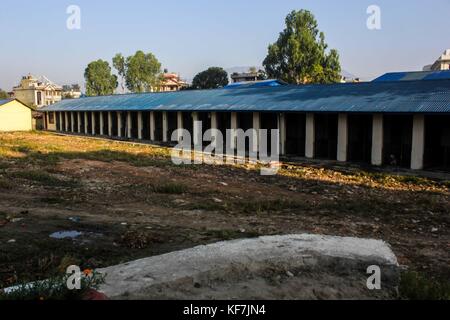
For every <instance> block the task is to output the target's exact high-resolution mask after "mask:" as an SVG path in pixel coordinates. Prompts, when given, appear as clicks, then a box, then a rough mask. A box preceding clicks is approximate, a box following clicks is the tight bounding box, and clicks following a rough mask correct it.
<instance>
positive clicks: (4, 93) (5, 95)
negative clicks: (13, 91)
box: [0, 89, 9, 100]
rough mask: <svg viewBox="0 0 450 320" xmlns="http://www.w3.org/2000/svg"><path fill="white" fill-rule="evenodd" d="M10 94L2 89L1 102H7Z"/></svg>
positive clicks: (0, 90)
mask: <svg viewBox="0 0 450 320" xmlns="http://www.w3.org/2000/svg"><path fill="white" fill-rule="evenodd" d="M8 98H9V96H8V93H7V92H6V91H3V90H2V89H0V100H5V99H8Z"/></svg>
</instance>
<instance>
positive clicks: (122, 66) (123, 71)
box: [112, 53, 127, 92]
mask: <svg viewBox="0 0 450 320" xmlns="http://www.w3.org/2000/svg"><path fill="white" fill-rule="evenodd" d="M112 61H113V67H114V68H115V69H116V70H117V74H118V75H119V76H120V87H121V88H122V92H125V77H126V75H127V64H126V62H125V57H124V56H123V55H122V54H121V53H118V54H116V55H115V56H114V58H113V60H112Z"/></svg>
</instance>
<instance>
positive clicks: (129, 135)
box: [127, 111, 133, 139]
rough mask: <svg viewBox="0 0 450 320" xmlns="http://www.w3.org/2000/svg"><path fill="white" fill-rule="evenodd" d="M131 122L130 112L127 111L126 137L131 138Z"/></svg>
mask: <svg viewBox="0 0 450 320" xmlns="http://www.w3.org/2000/svg"><path fill="white" fill-rule="evenodd" d="M132 126H133V124H132V121H131V112H130V111H128V112H127V138H128V139H131V128H132Z"/></svg>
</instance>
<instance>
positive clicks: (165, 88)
mask: <svg viewBox="0 0 450 320" xmlns="http://www.w3.org/2000/svg"><path fill="white" fill-rule="evenodd" d="M188 86H189V85H188V83H187V82H185V81H183V80H182V79H181V78H180V76H179V75H177V74H176V73H164V74H163V80H162V82H161V85H160V87H159V91H160V92H169V91H179V90H182V89H184V88H187V87H188Z"/></svg>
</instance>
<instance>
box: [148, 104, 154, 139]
mask: <svg viewBox="0 0 450 320" xmlns="http://www.w3.org/2000/svg"><path fill="white" fill-rule="evenodd" d="M149 129H150V140H151V141H155V113H154V112H153V111H150V124H149Z"/></svg>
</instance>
